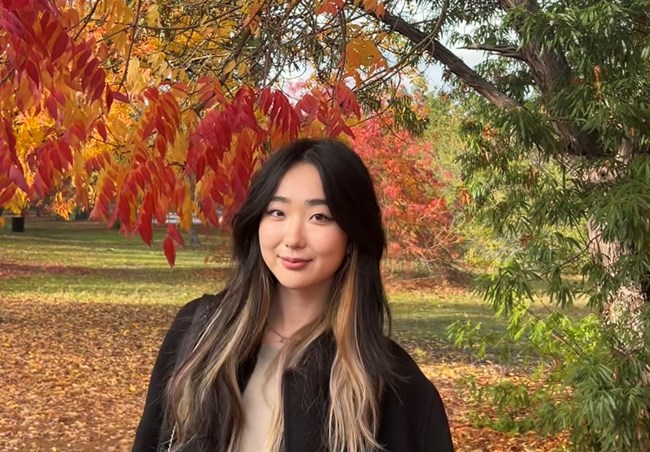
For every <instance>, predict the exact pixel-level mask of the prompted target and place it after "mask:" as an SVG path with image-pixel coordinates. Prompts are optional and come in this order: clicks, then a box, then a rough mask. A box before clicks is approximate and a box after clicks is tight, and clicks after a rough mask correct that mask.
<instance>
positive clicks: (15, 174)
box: [9, 165, 29, 193]
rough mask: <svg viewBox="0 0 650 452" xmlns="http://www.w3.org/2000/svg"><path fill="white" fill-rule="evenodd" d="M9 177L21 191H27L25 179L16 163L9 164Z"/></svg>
mask: <svg viewBox="0 0 650 452" xmlns="http://www.w3.org/2000/svg"><path fill="white" fill-rule="evenodd" d="M9 179H11V181H12V182H13V183H14V184H16V185H17V186H18V188H20V189H21V190H22V191H24V192H25V193H27V192H28V191H29V188H28V187H27V181H26V180H25V175H24V174H23V171H22V169H19V168H18V167H17V166H16V165H11V166H10V167H9Z"/></svg>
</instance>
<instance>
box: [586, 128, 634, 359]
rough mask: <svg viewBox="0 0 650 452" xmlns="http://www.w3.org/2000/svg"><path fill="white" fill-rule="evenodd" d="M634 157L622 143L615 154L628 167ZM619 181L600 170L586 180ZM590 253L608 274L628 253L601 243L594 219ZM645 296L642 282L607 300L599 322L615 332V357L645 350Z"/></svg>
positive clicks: (589, 223)
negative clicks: (618, 354)
mask: <svg viewBox="0 0 650 452" xmlns="http://www.w3.org/2000/svg"><path fill="white" fill-rule="evenodd" d="M633 154H634V145H633V142H632V141H630V140H625V141H624V142H623V144H622V145H621V146H620V148H619V150H618V153H617V160H619V161H620V162H622V163H624V164H628V163H629V162H630V160H631V158H632V156H633ZM617 177H619V174H617V173H616V172H615V171H613V170H612V169H610V168H607V167H602V168H598V169H596V170H593V171H591V172H590V173H589V174H588V176H587V178H588V180H589V182H591V183H597V184H598V183H600V184H602V183H606V182H610V181H612V180H613V179H615V178H617ZM587 234H588V240H589V242H588V243H589V252H590V254H591V257H592V259H593V261H594V262H595V263H596V264H598V265H601V266H602V267H603V268H605V269H606V270H608V271H609V272H610V273H611V271H612V270H611V269H612V267H613V265H614V264H616V263H617V262H618V261H619V260H620V258H621V257H622V256H624V255H626V254H628V253H629V252H630V250H629V249H628V247H627V246H625V244H624V243H622V242H607V241H605V240H603V239H602V235H603V229H602V227H601V225H599V224H597V223H596V222H595V221H594V220H593V219H589V220H588V221H587ZM646 298H647V297H646V294H645V291H644V290H643V287H642V284H641V282H637V283H634V284H630V285H627V286H621V287H620V288H619V289H618V290H617V292H616V293H615V294H614V295H612V296H610V297H609V299H608V300H606V302H605V303H604V304H603V306H602V307H601V311H600V317H601V322H602V323H603V325H604V326H607V327H611V328H613V329H614V332H615V341H616V343H615V344H612V345H613V347H614V350H615V351H616V352H617V353H620V354H623V355H625V356H630V357H633V356H635V354H636V353H637V352H639V351H641V350H642V349H643V347H644V325H643V320H642V316H643V311H644V309H645V306H646V302H647V299H646Z"/></svg>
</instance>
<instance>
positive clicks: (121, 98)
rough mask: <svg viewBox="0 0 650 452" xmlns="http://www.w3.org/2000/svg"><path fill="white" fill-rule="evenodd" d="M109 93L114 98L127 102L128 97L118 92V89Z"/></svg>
mask: <svg viewBox="0 0 650 452" xmlns="http://www.w3.org/2000/svg"><path fill="white" fill-rule="evenodd" d="M111 95H112V97H113V99H115V100H116V101H118V102H122V103H124V104H128V103H129V97H128V96H126V95H125V94H122V93H120V92H119V91H111Z"/></svg>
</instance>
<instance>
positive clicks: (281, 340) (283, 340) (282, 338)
mask: <svg viewBox="0 0 650 452" xmlns="http://www.w3.org/2000/svg"><path fill="white" fill-rule="evenodd" d="M269 330H271V332H273V333H274V334H275V335H276V336H278V337H279V338H280V339H279V341H280V343H281V344H286V343H287V342H288V341H289V339H291V336H289V337H287V336H283V335H281V334H280V333H278V332H277V331H275V330H274V329H273V327H272V326H271V325H269Z"/></svg>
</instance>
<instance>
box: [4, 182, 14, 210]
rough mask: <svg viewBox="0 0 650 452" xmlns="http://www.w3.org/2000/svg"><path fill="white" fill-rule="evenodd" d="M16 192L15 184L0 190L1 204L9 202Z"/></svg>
mask: <svg viewBox="0 0 650 452" xmlns="http://www.w3.org/2000/svg"><path fill="white" fill-rule="evenodd" d="M14 193H16V187H15V186H14V185H12V186H11V187H9V188H7V189H5V190H4V191H0V206H3V205H5V204H6V203H7V202H9V200H10V199H11V198H12V197H13V196H14Z"/></svg>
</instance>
